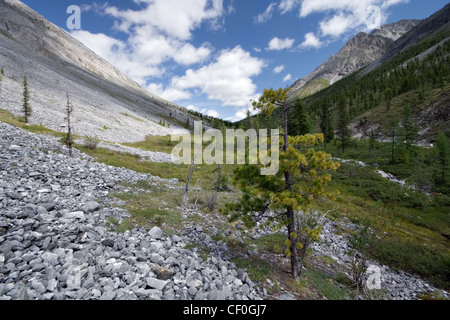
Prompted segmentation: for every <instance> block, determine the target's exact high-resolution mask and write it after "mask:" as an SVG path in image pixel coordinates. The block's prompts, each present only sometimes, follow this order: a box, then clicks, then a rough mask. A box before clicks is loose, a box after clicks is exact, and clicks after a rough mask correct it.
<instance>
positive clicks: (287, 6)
mask: <svg viewBox="0 0 450 320" xmlns="http://www.w3.org/2000/svg"><path fill="white" fill-rule="evenodd" d="M300 2H301V0H282V1H280V4H279V5H278V9H279V10H280V12H281V14H285V13H286V12H289V11H291V10H292V9H294V8H295V6H297V5H298V4H300Z"/></svg>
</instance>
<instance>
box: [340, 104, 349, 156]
mask: <svg viewBox="0 0 450 320" xmlns="http://www.w3.org/2000/svg"><path fill="white" fill-rule="evenodd" d="M338 113H339V114H338V125H337V135H338V137H339V139H340V140H341V151H342V153H345V148H346V147H347V146H348V144H349V142H350V137H351V132H350V129H349V128H348V125H349V117H348V114H347V106H346V104H345V100H340V102H339V110H338Z"/></svg>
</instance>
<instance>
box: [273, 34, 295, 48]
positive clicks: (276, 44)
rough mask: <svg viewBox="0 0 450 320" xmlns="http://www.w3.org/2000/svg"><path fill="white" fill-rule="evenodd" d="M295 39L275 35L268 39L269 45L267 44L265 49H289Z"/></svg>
mask: <svg viewBox="0 0 450 320" xmlns="http://www.w3.org/2000/svg"><path fill="white" fill-rule="evenodd" d="M294 42H295V40H294V39H290V38H285V39H279V38H277V37H275V38H273V39H272V40H270V42H269V45H268V46H267V48H266V50H268V51H271V50H277V51H279V50H284V49H290V48H292V46H293V45H294Z"/></svg>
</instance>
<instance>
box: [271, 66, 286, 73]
mask: <svg viewBox="0 0 450 320" xmlns="http://www.w3.org/2000/svg"><path fill="white" fill-rule="evenodd" d="M283 70H284V66H283V65H281V66H278V67H275V68H274V69H273V72H275V73H280V72H281V71H283Z"/></svg>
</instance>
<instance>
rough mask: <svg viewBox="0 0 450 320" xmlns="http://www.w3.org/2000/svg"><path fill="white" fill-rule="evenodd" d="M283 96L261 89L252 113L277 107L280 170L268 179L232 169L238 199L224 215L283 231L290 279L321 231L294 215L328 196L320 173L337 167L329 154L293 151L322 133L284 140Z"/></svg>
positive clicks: (256, 170) (255, 169) (256, 168)
mask: <svg viewBox="0 0 450 320" xmlns="http://www.w3.org/2000/svg"><path fill="white" fill-rule="evenodd" d="M287 94H288V90H283V89H279V90H273V89H267V90H264V94H263V96H262V97H261V98H260V99H259V100H258V101H255V102H254V106H255V108H257V109H259V110H261V111H262V112H263V113H269V114H270V113H272V112H273V110H274V108H275V106H279V107H282V108H283V120H284V132H283V140H282V141H280V144H281V145H282V146H283V150H282V152H280V170H279V171H278V172H277V173H276V174H274V175H261V174H260V169H261V168H262V167H263V165H261V164H260V165H250V164H246V165H243V166H239V167H237V168H236V169H235V171H234V182H235V183H236V184H237V185H238V186H239V188H240V190H241V193H242V196H241V199H240V200H239V201H238V202H237V203H232V204H228V205H227V209H228V210H227V211H226V213H227V214H229V213H231V220H232V221H233V220H238V219H242V221H243V222H244V223H245V224H246V226H247V227H255V226H256V224H257V222H259V221H261V219H263V218H267V220H266V221H267V224H269V225H272V226H273V225H275V226H277V227H280V226H284V227H286V228H287V234H288V239H287V240H286V247H287V249H286V251H285V254H286V255H287V256H288V257H289V258H290V261H291V272H292V276H293V277H294V278H295V279H298V278H299V277H300V272H301V265H300V264H299V258H300V259H302V258H303V256H304V253H305V252H306V248H305V245H307V244H309V243H310V241H311V239H318V237H319V235H320V232H321V226H320V224H308V225H304V224H302V222H301V221H304V220H303V219H300V218H299V214H301V213H300V212H301V211H302V212H304V214H308V212H309V209H310V208H311V205H312V201H313V200H314V199H316V198H318V197H321V196H330V197H332V195H331V194H328V193H326V192H325V190H324V189H325V185H326V184H327V183H328V182H329V181H330V179H331V175H329V174H327V173H326V172H327V171H330V170H337V168H338V167H339V163H337V162H333V161H332V160H331V155H329V154H326V153H324V152H321V151H315V150H314V149H313V148H310V149H309V150H308V151H307V153H305V154H302V153H300V152H299V151H298V150H297V149H296V148H295V146H300V147H306V146H310V147H311V146H314V145H316V144H318V143H321V142H323V134H316V135H304V136H297V137H290V136H288V114H289V109H288V105H287V103H286V99H287ZM272 141H273V140H272ZM272 213H275V214H272ZM306 220H307V219H306ZM311 225H312V227H311ZM305 235H307V236H306V237H305ZM302 239H309V240H308V241H302ZM303 249H304V252H300V255H299V250H303ZM300 263H301V261H300Z"/></svg>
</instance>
